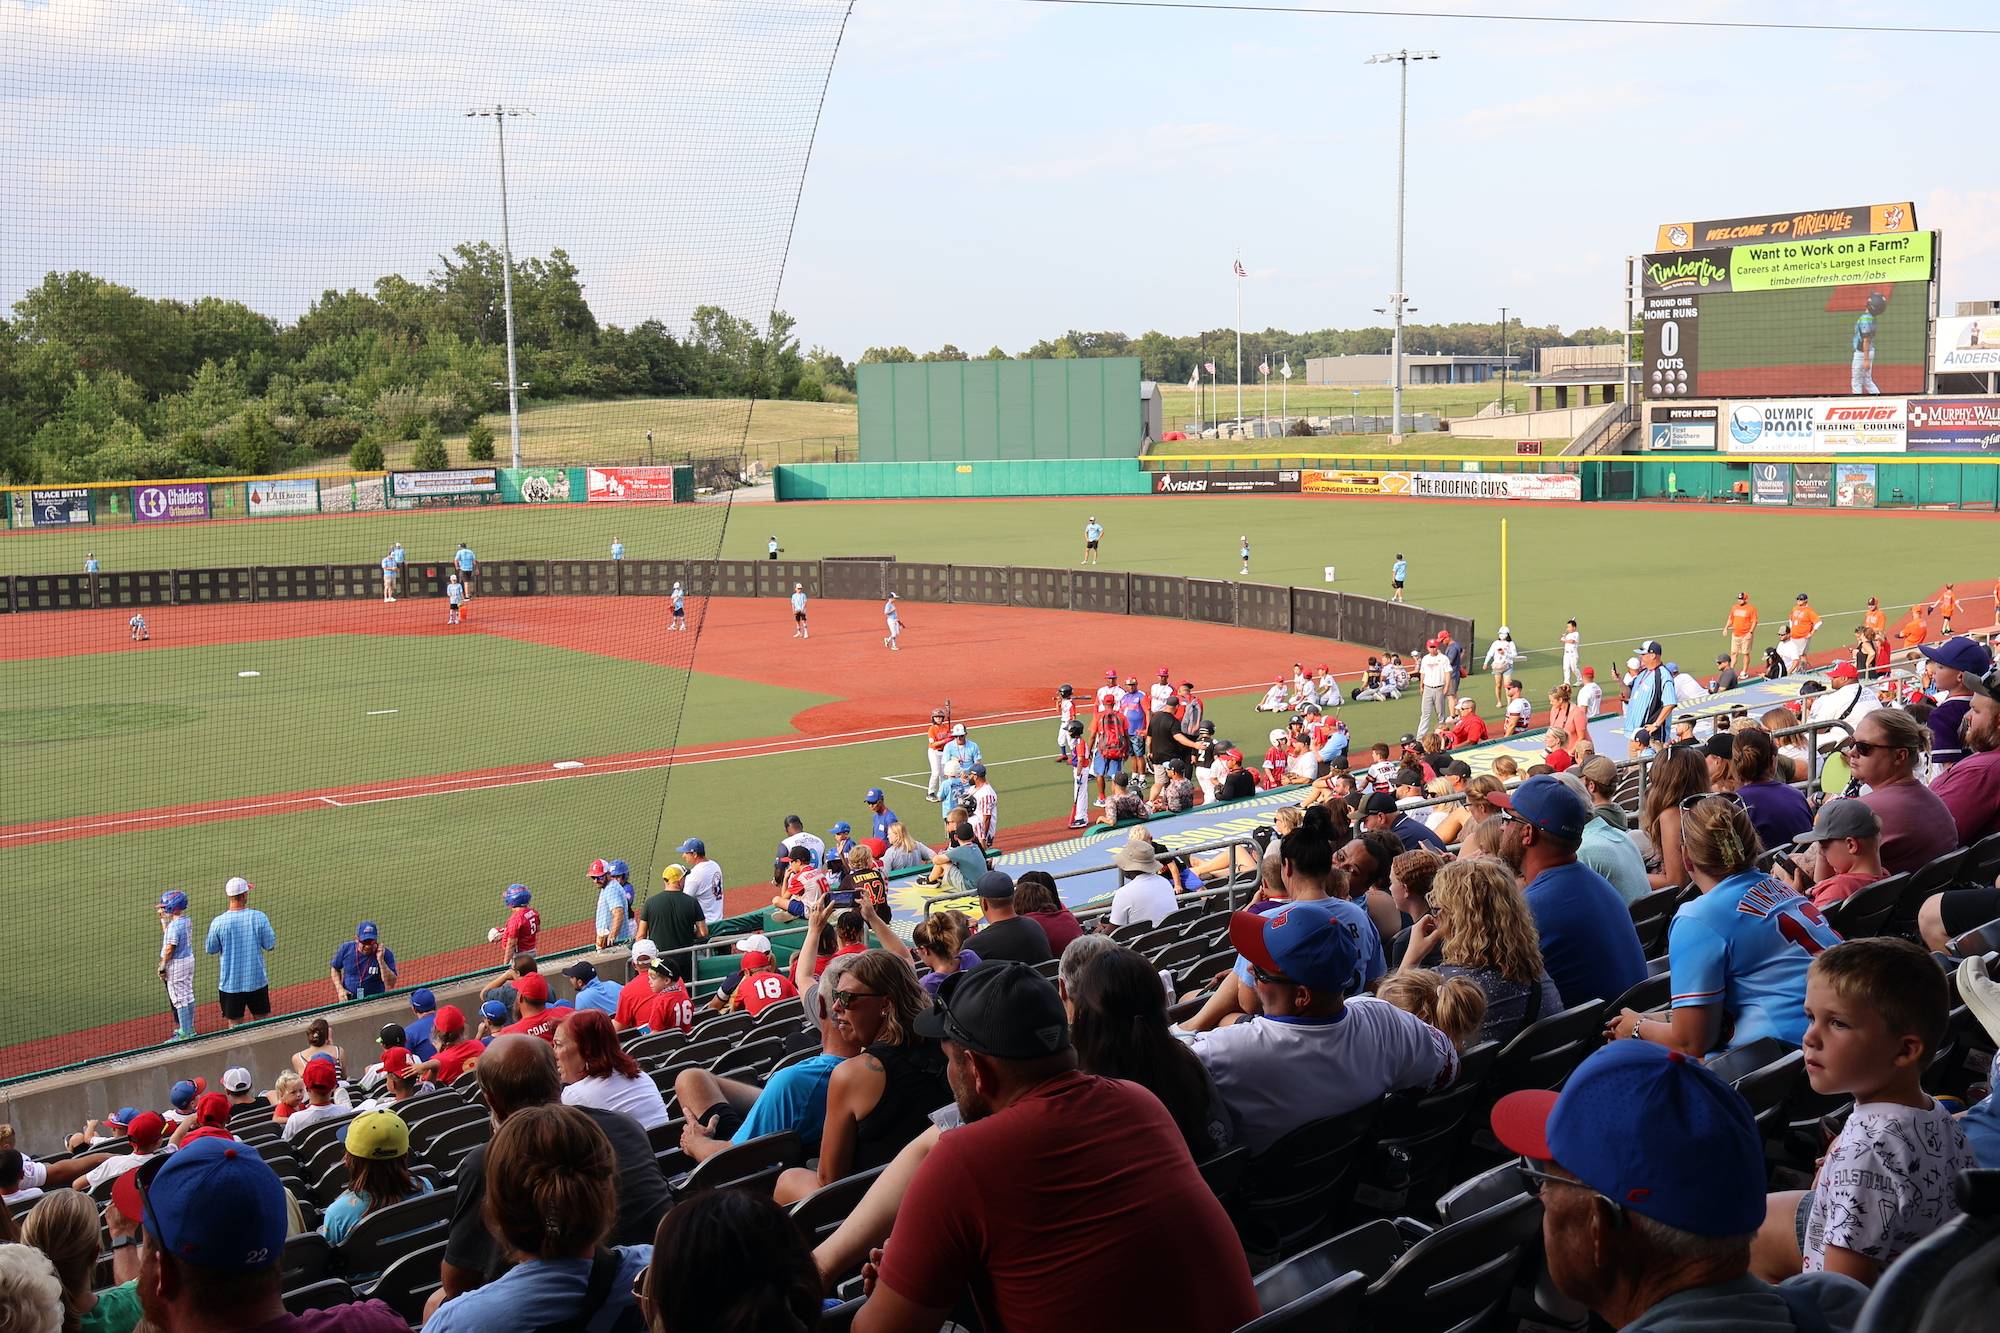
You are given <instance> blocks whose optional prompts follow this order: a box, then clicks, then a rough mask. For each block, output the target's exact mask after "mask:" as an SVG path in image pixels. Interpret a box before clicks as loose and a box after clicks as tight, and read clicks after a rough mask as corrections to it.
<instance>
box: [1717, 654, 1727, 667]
mask: <svg viewBox="0 0 2000 1333" xmlns="http://www.w3.org/2000/svg"><path fill="white" fill-rule="evenodd" d="M1715 664H1716V665H1717V666H1728V665H1729V654H1728V653H1717V654H1716V655H1715Z"/></svg>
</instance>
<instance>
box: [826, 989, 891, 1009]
mask: <svg viewBox="0 0 2000 1333" xmlns="http://www.w3.org/2000/svg"><path fill="white" fill-rule="evenodd" d="M881 998H882V997H881V996H880V995H877V994H876V993H875V992H874V991H865V990H837V991H835V992H834V993H833V1007H834V1008H836V1009H852V1008H853V1007H854V1006H855V1005H856V1004H858V1003H860V1002H861V1001H862V1000H879V999H881Z"/></svg>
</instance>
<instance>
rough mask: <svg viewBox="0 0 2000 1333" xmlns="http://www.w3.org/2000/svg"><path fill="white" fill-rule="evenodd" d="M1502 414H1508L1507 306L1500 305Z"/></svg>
mask: <svg viewBox="0 0 2000 1333" xmlns="http://www.w3.org/2000/svg"><path fill="white" fill-rule="evenodd" d="M1500 415H1501V416H1503V417H1504V416H1506V415H1507V307H1506V306H1504V305H1503V306H1501V307H1500Z"/></svg>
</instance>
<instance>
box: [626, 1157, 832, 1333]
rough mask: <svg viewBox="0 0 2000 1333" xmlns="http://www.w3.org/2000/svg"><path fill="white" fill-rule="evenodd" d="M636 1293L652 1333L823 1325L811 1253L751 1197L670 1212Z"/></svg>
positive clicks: (721, 1196)
mask: <svg viewBox="0 0 2000 1333" xmlns="http://www.w3.org/2000/svg"><path fill="white" fill-rule="evenodd" d="M635 1294H636V1295H637V1296H638V1297H639V1300H640V1304H641V1308H642V1309H643V1310H644V1311H645V1313H646V1318H647V1323H646V1327H647V1328H648V1329H651V1330H652V1333H685V1330H690V1329H731V1330H737V1331H738V1333H766V1331H767V1330H772V1331H777V1330H782V1331H783V1333H793V1331H794V1330H796V1331H797V1333H804V1331H805V1330H807V1329H815V1328H818V1327H819V1324H820V1279H819V1270H818V1269H816V1268H815V1267H814V1266H813V1259H812V1253H811V1251H809V1250H808V1249H807V1248H806V1243H805V1240H804V1238H802V1237H801V1236H800V1235H799V1229H798V1228H797V1227H795V1226H793V1225H792V1219H791V1218H789V1217H787V1216H786V1215H785V1212H784V1210H783V1209H782V1208H779V1207H778V1206H777V1205H776V1204H774V1203H772V1202H771V1201H770V1200H769V1199H766V1198H764V1197H762V1196H761V1195H758V1194H756V1193H754V1192H752V1191H750V1190H710V1191H708V1192H707V1193H705V1194H698V1195H696V1196H695V1197H694V1198H692V1199H689V1200H687V1201H686V1202H684V1203H682V1204H680V1205H679V1206H678V1207H675V1208H670V1209H668V1210H667V1214H666V1216H664V1217H662V1218H661V1219H660V1229H659V1231H658V1233H657V1234H656V1235H655V1236H654V1237H653V1262H652V1263H650V1264H648V1265H647V1267H646V1271H645V1274H644V1276H643V1277H642V1278H641V1279H640V1284H639V1286H638V1288H637V1290H636V1293H635Z"/></svg>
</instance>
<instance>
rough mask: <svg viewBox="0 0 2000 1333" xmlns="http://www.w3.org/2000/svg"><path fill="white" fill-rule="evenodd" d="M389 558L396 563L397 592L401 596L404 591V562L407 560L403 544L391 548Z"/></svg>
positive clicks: (398, 543)
mask: <svg viewBox="0 0 2000 1333" xmlns="http://www.w3.org/2000/svg"><path fill="white" fill-rule="evenodd" d="M389 558H390V559H391V560H393V561H395V562H396V592H397V594H398V595H399V596H400V595H401V594H402V591H403V561H404V558H405V557H404V555H403V544H402V543H401V542H397V543H396V544H395V545H394V546H391V547H390V548H389Z"/></svg>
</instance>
